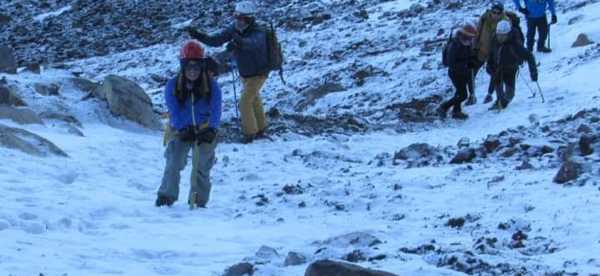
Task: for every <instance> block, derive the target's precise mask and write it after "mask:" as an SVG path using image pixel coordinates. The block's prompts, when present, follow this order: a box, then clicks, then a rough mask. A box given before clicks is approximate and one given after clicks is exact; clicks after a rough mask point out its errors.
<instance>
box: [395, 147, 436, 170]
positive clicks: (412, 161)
mask: <svg viewBox="0 0 600 276" xmlns="http://www.w3.org/2000/svg"><path fill="white" fill-rule="evenodd" d="M439 152H440V150H439V149H438V148H436V147H433V146H431V145H429V144H426V143H416V144H412V145H409V146H408V147H405V148H402V149H401V150H400V151H398V152H396V153H395V154H394V159H393V164H394V165H399V164H400V163H401V161H404V162H406V163H407V167H409V168H410V167H421V166H428V165H431V164H434V163H436V162H441V161H442V160H443V156H442V155H441V154H440V153H439Z"/></svg>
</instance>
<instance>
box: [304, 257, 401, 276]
mask: <svg viewBox="0 0 600 276" xmlns="http://www.w3.org/2000/svg"><path fill="white" fill-rule="evenodd" d="M395 275H396V274H393V273H390V272H385V271H381V270H372V269H368V268H364V267H361V266H358V265H354V264H349V263H344V262H338V261H332V260H320V261H316V262H314V263H312V264H310V265H309V266H308V268H307V269H306V272H305V273H304V276H395Z"/></svg>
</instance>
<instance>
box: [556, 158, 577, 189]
mask: <svg viewBox="0 0 600 276" xmlns="http://www.w3.org/2000/svg"><path fill="white" fill-rule="evenodd" d="M582 170H583V168H582V166H581V164H579V163H577V162H574V161H572V160H567V161H565V162H564V163H563V164H562V166H561V167H560V170H558V173H557V174H556V176H555V177H554V182H555V183H557V184H564V183H567V182H569V181H572V180H575V179H577V178H578V177H579V176H580V175H581V173H582Z"/></svg>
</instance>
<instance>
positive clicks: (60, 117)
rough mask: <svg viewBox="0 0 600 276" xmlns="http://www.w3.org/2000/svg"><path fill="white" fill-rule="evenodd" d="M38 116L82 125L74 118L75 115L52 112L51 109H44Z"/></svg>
mask: <svg viewBox="0 0 600 276" xmlns="http://www.w3.org/2000/svg"><path fill="white" fill-rule="evenodd" d="M39 116H40V118H42V119H47V120H57V121H62V122H65V123H69V124H74V125H76V126H78V127H82V126H83V125H82V124H81V122H80V121H79V120H78V119H77V118H75V116H73V115H68V114H61V113H57V112H52V111H44V112H42V113H40V114H39Z"/></svg>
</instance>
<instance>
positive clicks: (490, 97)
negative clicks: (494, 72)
mask: <svg viewBox="0 0 600 276" xmlns="http://www.w3.org/2000/svg"><path fill="white" fill-rule="evenodd" d="M493 100H494V99H493V98H492V94H487V95H486V96H485V99H483V103H490V102H492V101H493Z"/></svg>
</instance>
